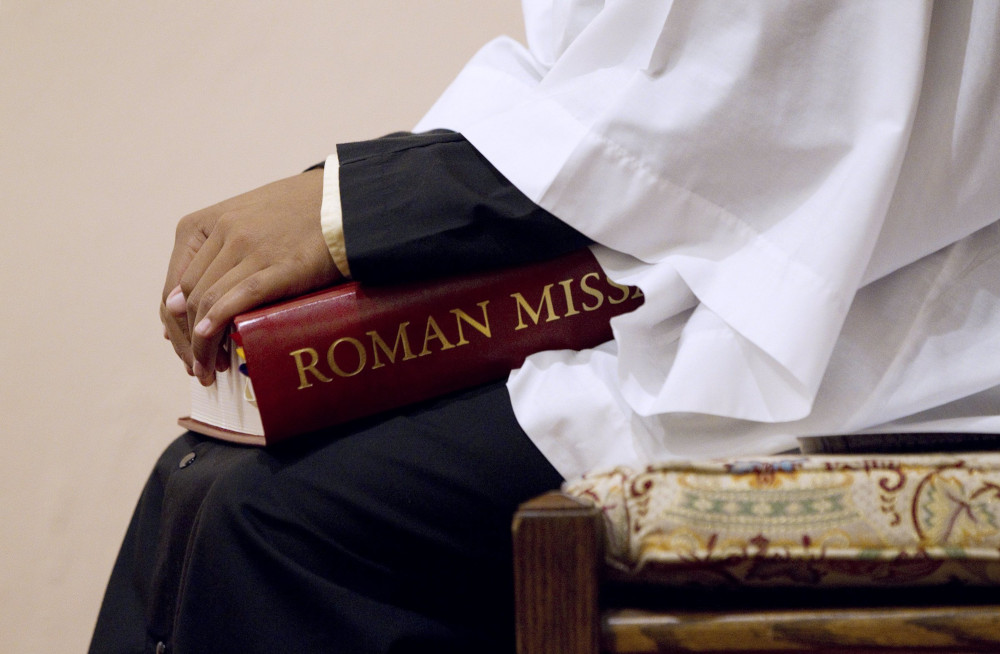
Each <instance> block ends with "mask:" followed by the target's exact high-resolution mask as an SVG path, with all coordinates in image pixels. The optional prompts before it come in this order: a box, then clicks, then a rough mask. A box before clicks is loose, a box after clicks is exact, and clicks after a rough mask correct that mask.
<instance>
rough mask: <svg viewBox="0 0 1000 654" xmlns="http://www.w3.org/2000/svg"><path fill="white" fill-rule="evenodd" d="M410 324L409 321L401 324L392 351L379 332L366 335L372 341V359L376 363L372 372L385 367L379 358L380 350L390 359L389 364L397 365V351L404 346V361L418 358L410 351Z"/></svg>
mask: <svg viewBox="0 0 1000 654" xmlns="http://www.w3.org/2000/svg"><path fill="white" fill-rule="evenodd" d="M409 324H410V323H409V321H407V322H404V323H400V324H399V329H397V330H396V340H395V341H394V342H393V344H392V349H391V350H390V349H389V346H388V345H386V344H385V341H383V340H382V337H381V336H379V335H378V332H377V331H370V332H365V335H366V336H368V337H370V338H371V339H372V359H374V360H375V363H374V364H372V370H375V369H376V368H381V367H383V366H385V364H384V363H383V362H382V361H381V360H380V359H379V358H378V351H379V350H382V353H383V354H385V356H386V357H388V358H389V363H396V350H397V349H399V346H400V345H402V346H403V359H402V360H403V361H409V360H410V359H416V358H417V355H416V354H414V353H413V350H411V349H410V338H409V336H408V335H407V333H406V327H407V326H408V325H409Z"/></svg>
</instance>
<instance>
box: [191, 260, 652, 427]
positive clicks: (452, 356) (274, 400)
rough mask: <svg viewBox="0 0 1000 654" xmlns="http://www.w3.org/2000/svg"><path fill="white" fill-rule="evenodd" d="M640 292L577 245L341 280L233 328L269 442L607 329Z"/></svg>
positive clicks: (482, 378)
mask: <svg viewBox="0 0 1000 654" xmlns="http://www.w3.org/2000/svg"><path fill="white" fill-rule="evenodd" d="M546 289H547V295H546ZM517 294H520V297H521V298H523V301H519V300H518V298H517ZM546 297H547V298H548V300H546ZM483 303H485V304H483ZM641 303H642V295H641V293H640V292H639V291H638V289H634V288H626V287H624V286H619V285H615V284H611V283H610V282H609V281H607V279H606V277H605V276H604V273H603V272H602V271H601V269H600V266H598V264H597V261H596V260H595V259H594V257H593V255H592V254H591V253H590V251H589V250H586V249H585V250H581V251H579V252H575V253H573V254H570V255H567V256H564V257H560V258H558V259H554V260H551V261H546V262H542V263H538V264H531V265H528V266H523V267H518V268H512V269H506V270H501V271H493V272H486V273H478V274H473V275H467V276H462V277H458V278H450V279H445V280H440V281H434V282H431V283H420V284H407V285H399V286H391V287H365V286H361V285H359V284H357V283H349V284H344V285H341V286H336V287H333V288H330V289H327V290H324V291H321V292H318V293H313V294H311V295H307V296H304V297H301V298H298V299H295V300H291V301H288V302H284V303H281V304H277V305H273V306H270V307H265V308H263V309H258V310H255V311H252V312H250V313H247V314H244V315H241V316H239V317H238V318H237V319H236V320H235V327H236V332H237V335H238V336H237V337H238V339H239V341H240V342H241V343H242V346H243V350H244V353H245V355H246V360H247V369H248V371H249V374H250V378H251V380H252V383H253V387H254V392H255V394H256V397H257V403H258V407H259V409H260V413H261V418H262V422H263V425H264V432H265V438H264V441H265V442H266V443H267V444H272V443H275V442H278V441H281V440H284V439H286V438H288V437H290V436H294V435H296V434H300V433H304V432H311V431H315V430H318V429H321V428H324V427H329V426H331V425H335V424H339V423H343V422H347V421H350V420H354V419H357V418H362V417H366V416H370V415H373V414H376V413H380V412H382V411H386V410H389V409H393V408H397V407H401V406H405V405H408V404H412V403H415V402H419V401H421V400H426V399H430V398H433V397H437V396H440V395H444V394H447V393H450V392H453V391H457V390H460V389H463V388H467V387H471V386H475V385H478V384H482V383H485V382H489V381H494V380H497V379H502V378H503V377H505V376H506V375H507V374H508V373H509V372H510V371H511V370H512V369H514V368H517V367H519V366H520V365H521V364H522V362H523V361H524V359H525V357H527V356H528V355H529V354H531V353H534V352H538V351H541V350H552V349H565V348H568V349H577V350H578V349H584V348H588V347H593V346H595V345H598V344H600V343H602V342H604V341H607V340H609V339H610V338H611V328H610V325H609V320H610V319H611V318H612V317H613V316H615V315H618V314H621V313H625V312H627V311H631V310H633V309H635V308H636V307H638V306H639V305H640V304H641ZM550 307H551V310H550ZM459 312H464V316H462V314H461V313H459ZM536 322H537V324H536ZM404 323H405V326H403V325H404ZM519 327H520V328H519ZM487 328H488V329H487ZM486 331H488V332H489V335H488V336H487V335H486V333H484V332H486ZM373 333H374V335H373ZM379 341H381V343H382V344H384V345H380V344H379ZM331 351H332V355H331V354H330V353H331ZM362 351H363V356H362ZM331 356H332V360H331ZM393 359H394V361H393ZM334 366H335V367H334ZM338 370H339V372H338ZM326 380H329V381H326ZM183 424H185V426H188V427H191V428H194V429H195V430H196V431H205V432H209V431H212V430H211V428H207V429H199V427H198V425H196V424H192V423H191V421H188V422H185V423H183ZM212 435H215V436H220V437H227V434H226V433H225V432H222V431H220V430H218V429H215V430H214V431H213V433H212ZM230 439H231V440H238V441H240V442H255V440H254V439H252V438H247V437H245V436H243V435H239V434H236V435H233V436H231V437H230Z"/></svg>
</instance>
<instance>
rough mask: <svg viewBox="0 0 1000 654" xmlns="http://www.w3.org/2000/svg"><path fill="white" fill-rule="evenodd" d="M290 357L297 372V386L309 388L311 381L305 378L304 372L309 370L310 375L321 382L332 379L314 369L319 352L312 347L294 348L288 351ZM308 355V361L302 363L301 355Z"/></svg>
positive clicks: (300, 388)
mask: <svg viewBox="0 0 1000 654" xmlns="http://www.w3.org/2000/svg"><path fill="white" fill-rule="evenodd" d="M288 354H289V355H290V356H291V357H292V358H294V359H295V369H296V370H297V371H298V373H299V388H298V390H300V391H301V390H302V389H303V388H309V387H310V386H312V383H310V381H309V380H308V379H307V378H306V373H307V372H310V373H312V375H313V376H314V377H315V378H316V379H317V380H319V381H321V382H329V381H333V380H332V379H330V378H329V377H327V376H326V375H324V374H323V373H321V372H320V371H319V370H316V364H317V363H319V353H318V352H317V351H316V350H314V349H312V348H311V347H304V348H302V349H301V350H295V351H294V352H289V353H288ZM304 354H305V355H309V363H303V361H302V355H304Z"/></svg>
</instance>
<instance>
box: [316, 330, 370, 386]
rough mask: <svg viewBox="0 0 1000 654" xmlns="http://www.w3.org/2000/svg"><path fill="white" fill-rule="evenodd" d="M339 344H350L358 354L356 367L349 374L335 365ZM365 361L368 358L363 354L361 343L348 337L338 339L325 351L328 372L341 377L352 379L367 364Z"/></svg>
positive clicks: (363, 349)
mask: <svg viewBox="0 0 1000 654" xmlns="http://www.w3.org/2000/svg"><path fill="white" fill-rule="evenodd" d="M341 343H350V344H351V346H352V347H354V349H355V350H357V352H358V365H357V367H356V368H355V369H354V370H352V371H351V372H345V371H344V370H343V369H342V368H341V367H340V365H339V364H338V363H337V346H338V345H340V344H341ZM367 360H368V356H367V354H366V353H365V346H364V345H362V344H361V341H359V340H358V339H356V338H351V337H350V336H344V337H343V338H338V339H337V340H335V341H334V342H333V344H332V345H330V349H329V350H327V351H326V362H327V363H328V364H329V365H330V370H332V371H333V372H334V373H336V374H337V375H339V376H341V377H353V376H354V375H356V374H358V373H359V372H361V371H362V370H364V369H365V363H367Z"/></svg>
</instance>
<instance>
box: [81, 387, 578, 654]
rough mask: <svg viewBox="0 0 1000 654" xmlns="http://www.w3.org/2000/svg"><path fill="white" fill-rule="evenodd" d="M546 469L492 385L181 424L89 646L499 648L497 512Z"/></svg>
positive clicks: (506, 524)
mask: <svg viewBox="0 0 1000 654" xmlns="http://www.w3.org/2000/svg"><path fill="white" fill-rule="evenodd" d="M560 481H561V479H560V477H559V475H558V474H557V473H556V472H555V470H554V469H553V468H552V467H551V466H550V465H549V464H548V463H547V462H546V461H545V459H544V458H543V457H542V455H541V454H540V453H539V452H538V451H537V450H536V449H535V448H534V446H533V445H532V444H531V443H530V441H529V440H528V439H527V437H526V436H525V435H524V434H523V432H521V430H520V428H519V427H518V426H517V423H516V421H515V420H514V417H513V414H512V412H511V409H510V404H509V401H508V398H507V394H506V389H505V388H504V386H503V384H494V385H490V386H486V387H483V388H479V389H474V390H472V391H469V392H466V393H463V394H460V395H458V396H455V397H452V398H448V399H445V400H441V401H438V402H433V403H430V404H427V405H424V406H421V407H417V408H415V409H413V410H412V411H407V412H402V413H399V414H397V415H391V416H386V417H383V418H380V419H376V420H371V421H367V422H361V423H356V424H353V425H351V426H350V427H349V428H344V429H340V430H334V431H333V432H331V433H324V434H318V435H316V436H310V437H306V438H302V439H300V440H298V441H294V442H292V443H290V444H289V445H287V446H283V447H276V448H268V449H255V448H246V447H239V446H234V445H229V444H224V443H219V442H217V441H213V440H211V439H206V438H203V437H200V436H198V435H195V434H185V435H184V436H182V437H181V438H179V439H178V440H177V441H175V442H174V443H173V444H172V445H171V446H170V447H169V448H168V449H167V450H166V451H165V453H164V455H163V456H162V457H161V459H160V460H159V462H158V463H157V466H156V469H155V470H154V472H153V475H152V476H151V478H150V482H149V484H148V485H147V488H146V490H145V491H144V495H143V498H142V499H141V500H140V504H139V506H138V507H137V510H136V514H135V516H134V517H133V523H132V525H131V526H130V529H129V534H128V536H127V537H126V542H125V544H124V545H123V549H122V553H121V555H120V557H119V561H118V563H117V564H116V567H115V571H114V573H113V574H112V579H111V583H110V584H109V588H108V593H107V596H106V597H105V604H104V606H103V607H102V611H101V616H100V618H99V621H98V626H97V630H96V631H95V636H94V642H93V644H92V651H95V652H105V651H106V652H114V651H143V649H144V648H146V649H148V648H150V647H153V646H154V644H155V643H156V642H157V641H161V640H162V641H165V642H167V643H168V644H169V646H170V650H171V651H176V652H186V651H187V652H190V651H212V652H226V651H240V652H257V651H259V652H265V651H267V652H274V651H295V652H310V651H322V652H338V651H344V652H367V651H371V652H378V651H400V652H402V651H428V650H433V651H468V650H469V649H470V648H471V647H472V646H473V645H474V646H475V647H476V648H479V649H484V648H485V649H486V650H487V651H489V650H490V649H491V648H493V649H495V650H496V651H505V650H506V651H511V647H512V640H511V635H512V618H511V615H512V614H511V608H512V607H511V602H512V599H511V592H510V575H511V570H510V518H511V515H512V514H513V511H514V509H515V508H516V506H517V504H518V503H520V502H522V501H524V500H525V499H527V498H529V497H531V496H533V495H535V494H538V493H540V492H543V491H545V490H548V489H551V488H554V487H555V486H557V485H558V484H559V482H560ZM147 632H148V633H147Z"/></svg>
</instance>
